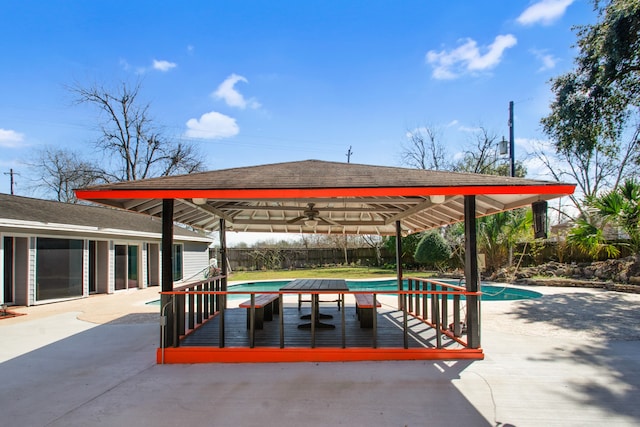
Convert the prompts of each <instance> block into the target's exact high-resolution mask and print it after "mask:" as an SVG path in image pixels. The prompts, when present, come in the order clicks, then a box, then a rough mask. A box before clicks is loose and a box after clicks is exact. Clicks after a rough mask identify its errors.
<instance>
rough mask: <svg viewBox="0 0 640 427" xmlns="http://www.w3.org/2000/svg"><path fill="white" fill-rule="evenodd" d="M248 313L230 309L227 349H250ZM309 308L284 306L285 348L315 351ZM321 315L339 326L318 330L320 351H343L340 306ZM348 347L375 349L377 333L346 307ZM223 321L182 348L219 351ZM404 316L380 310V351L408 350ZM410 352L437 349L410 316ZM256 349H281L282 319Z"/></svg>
mask: <svg viewBox="0 0 640 427" xmlns="http://www.w3.org/2000/svg"><path fill="white" fill-rule="evenodd" d="M246 312H247V311H246V309H241V308H230V309H227V310H226V312H225V347H245V348H246V347H249V343H250V341H249V330H247V327H246ZM309 312H310V309H309V307H308V305H307V306H306V307H303V308H302V310H300V311H298V308H297V305H296V304H290V303H286V304H285V305H284V347H285V348H311V331H310V330H309V329H299V328H298V325H299V324H301V323H305V322H308V320H306V321H305V320H301V319H300V316H301V315H303V314H309ZM321 312H322V313H323V314H330V315H332V316H333V319H323V320H322V322H323V323H329V324H332V325H335V329H320V328H316V339H315V347H316V348H322V347H326V348H341V347H342V327H341V321H342V317H341V316H342V314H341V312H340V311H339V310H338V308H337V306H336V304H335V303H334V304H322V305H321ZM344 317H345V336H346V337H345V344H346V348H362V347H370V348H373V345H374V339H373V329H363V328H360V323H359V321H358V319H357V317H356V312H355V306H354V305H347V306H345V316H344ZM219 320H220V319H219V318H218V317H214V318H213V319H211V320H210V321H209V322H207V323H206V324H204V325H202V326H201V327H200V328H198V329H197V330H195V331H194V332H192V333H191V334H189V335H188V336H186V337H184V338H183V339H182V340H181V342H180V346H181V347H219V344H220V343H219V327H220V321H219ZM402 322H403V318H402V312H401V311H398V310H393V309H390V308H388V307H382V308H381V309H379V310H378V316H377V335H376V340H375V341H376V346H377V347H378V348H404V335H403V329H402ZM408 326H409V339H408V347H409V348H436V347H437V345H436V334H435V330H434V329H433V328H430V327H429V326H428V325H427V324H425V323H424V322H422V321H420V320H418V319H415V318H412V317H411V316H409V320H408ZM254 345H255V347H280V315H278V314H275V315H274V316H273V320H272V321H268V322H264V329H262V330H260V329H258V330H256V331H255V344H254ZM442 346H443V347H444V348H463V346H461V345H460V344H458V343H457V342H456V341H454V340H451V339H448V338H447V337H443V339H442Z"/></svg>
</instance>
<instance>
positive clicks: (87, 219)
mask: <svg viewBox="0 0 640 427" xmlns="http://www.w3.org/2000/svg"><path fill="white" fill-rule="evenodd" d="M7 220H14V221H20V222H21V223H23V224H26V223H32V226H33V228H37V226H38V224H47V225H51V224H60V225H67V226H72V227H73V226H79V227H93V228H96V229H108V230H113V231H114V232H116V231H117V230H121V231H130V232H134V233H145V234H148V233H152V234H154V235H157V236H161V234H162V221H161V220H160V219H159V218H154V217H151V216H149V215H142V214H139V213H135V212H129V211H124V210H118V209H111V208H104V207H99V206H88V205H82V204H70V203H61V202H56V201H51V200H42V199H34V198H29V197H22V196H13V195H8V194H0V225H3V223H4V225H5V226H6V225H7V224H8V221H7ZM12 224H13V225H15V224H16V223H15V222H12ZM174 234H176V235H177V236H183V237H185V238H198V239H202V238H203V236H202V234H199V233H195V232H193V231H190V230H186V229H183V228H181V227H174ZM129 235H131V233H129Z"/></svg>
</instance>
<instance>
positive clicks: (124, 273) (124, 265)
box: [115, 245, 139, 290]
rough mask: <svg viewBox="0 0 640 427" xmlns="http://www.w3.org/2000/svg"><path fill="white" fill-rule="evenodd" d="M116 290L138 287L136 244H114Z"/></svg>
mask: <svg viewBox="0 0 640 427" xmlns="http://www.w3.org/2000/svg"><path fill="white" fill-rule="evenodd" d="M115 255H116V262H115V276H116V290H122V289H132V288H137V287H138V276H139V274H138V272H139V262H138V246H137V245H115Z"/></svg>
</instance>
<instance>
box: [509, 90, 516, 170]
mask: <svg viewBox="0 0 640 427" xmlns="http://www.w3.org/2000/svg"><path fill="white" fill-rule="evenodd" d="M514 145H515V143H514V138H513V101H509V159H510V160H511V176H516V161H515V156H514V151H515V150H514Z"/></svg>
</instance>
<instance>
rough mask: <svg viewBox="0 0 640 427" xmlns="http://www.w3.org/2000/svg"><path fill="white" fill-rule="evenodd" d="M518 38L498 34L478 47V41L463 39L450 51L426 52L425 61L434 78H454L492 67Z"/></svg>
mask: <svg viewBox="0 0 640 427" xmlns="http://www.w3.org/2000/svg"><path fill="white" fill-rule="evenodd" d="M517 43H518V40H517V39H516V38H515V37H514V36H513V35H511V34H506V35H499V36H497V37H496V38H495V40H494V41H493V43H491V44H490V45H489V46H487V47H486V48H483V49H482V50H483V51H484V53H481V49H480V48H478V43H477V42H476V41H475V40H472V39H465V41H464V43H463V44H462V45H460V46H458V47H457V48H455V49H453V50H451V51H446V50H443V51H440V52H436V51H434V50H430V51H429V52H427V62H428V63H429V64H431V65H432V66H433V73H432V76H433V77H434V78H435V79H455V78H457V77H460V76H461V75H462V74H465V73H469V72H474V71H484V70H489V69H491V68H494V67H495V66H496V65H498V64H499V63H500V61H501V59H502V54H503V53H504V51H505V50H506V49H508V48H510V47H513V46H515V45H516V44H517Z"/></svg>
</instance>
